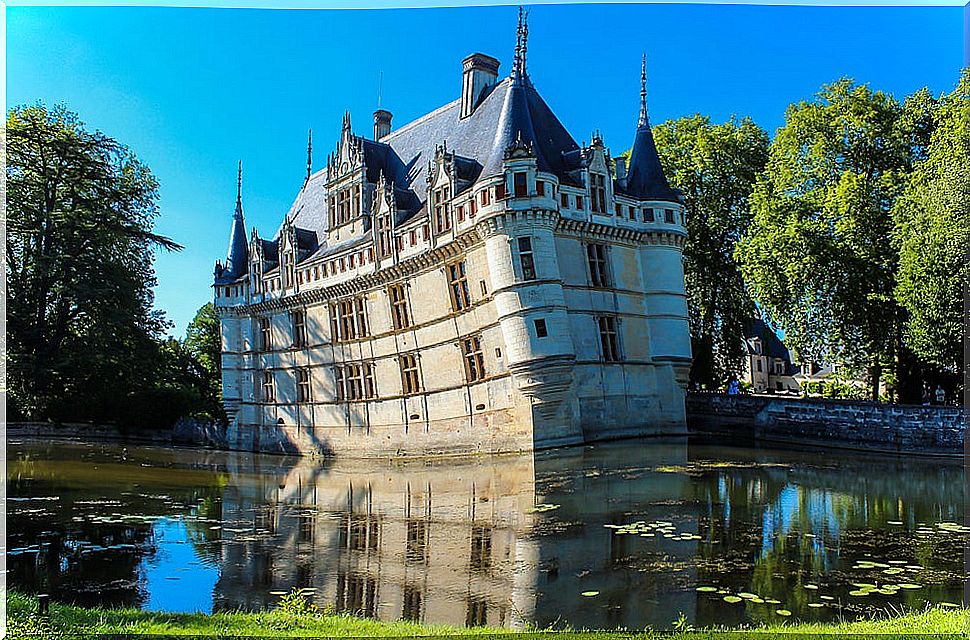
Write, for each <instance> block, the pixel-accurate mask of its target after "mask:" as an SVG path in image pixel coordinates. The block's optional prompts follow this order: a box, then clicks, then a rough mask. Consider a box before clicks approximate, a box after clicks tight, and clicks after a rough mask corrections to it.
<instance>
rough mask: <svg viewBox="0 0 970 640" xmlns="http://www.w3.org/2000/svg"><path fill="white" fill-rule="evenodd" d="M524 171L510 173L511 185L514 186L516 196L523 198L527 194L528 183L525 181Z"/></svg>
mask: <svg viewBox="0 0 970 640" xmlns="http://www.w3.org/2000/svg"><path fill="white" fill-rule="evenodd" d="M526 178H527V175H526V174H525V172H518V173H514V174H512V185H513V187H514V188H515V197H516V198H525V197H526V196H528V195H529V183H528V182H527V181H526Z"/></svg>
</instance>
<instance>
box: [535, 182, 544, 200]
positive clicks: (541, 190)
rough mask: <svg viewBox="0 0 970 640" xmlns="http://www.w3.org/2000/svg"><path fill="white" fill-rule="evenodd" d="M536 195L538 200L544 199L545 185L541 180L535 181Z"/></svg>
mask: <svg viewBox="0 0 970 640" xmlns="http://www.w3.org/2000/svg"><path fill="white" fill-rule="evenodd" d="M536 195H537V196H539V197H540V198H544V197H546V183H545V182H543V181H542V180H536Z"/></svg>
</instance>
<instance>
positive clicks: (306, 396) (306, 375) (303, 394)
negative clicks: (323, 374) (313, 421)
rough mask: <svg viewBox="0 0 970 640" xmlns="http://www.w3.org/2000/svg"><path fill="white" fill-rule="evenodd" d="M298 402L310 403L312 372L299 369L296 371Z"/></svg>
mask: <svg viewBox="0 0 970 640" xmlns="http://www.w3.org/2000/svg"><path fill="white" fill-rule="evenodd" d="M296 401H297V402H310V370H309V369H297V371H296Z"/></svg>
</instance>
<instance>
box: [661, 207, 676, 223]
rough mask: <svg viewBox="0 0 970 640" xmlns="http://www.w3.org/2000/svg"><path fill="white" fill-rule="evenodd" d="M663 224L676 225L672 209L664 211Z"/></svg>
mask: <svg viewBox="0 0 970 640" xmlns="http://www.w3.org/2000/svg"><path fill="white" fill-rule="evenodd" d="M664 222H665V223H666V224H676V223H677V220H676V218H675V217H674V210H673V209H664Z"/></svg>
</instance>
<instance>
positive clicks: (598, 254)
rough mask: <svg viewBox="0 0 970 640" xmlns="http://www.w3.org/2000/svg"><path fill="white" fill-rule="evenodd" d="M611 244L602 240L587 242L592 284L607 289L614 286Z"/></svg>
mask: <svg viewBox="0 0 970 640" xmlns="http://www.w3.org/2000/svg"><path fill="white" fill-rule="evenodd" d="M610 253H611V252H610V246H609V245H607V244H603V243H601V242H587V243H586V266H587V269H588V273H589V283H590V286H592V287H596V288H599V289H607V288H609V287H612V286H613V272H612V269H611V268H610Z"/></svg>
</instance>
